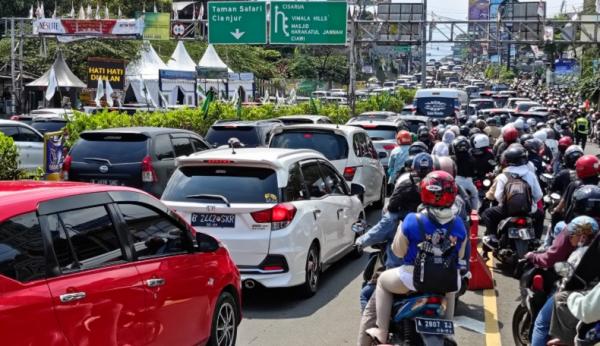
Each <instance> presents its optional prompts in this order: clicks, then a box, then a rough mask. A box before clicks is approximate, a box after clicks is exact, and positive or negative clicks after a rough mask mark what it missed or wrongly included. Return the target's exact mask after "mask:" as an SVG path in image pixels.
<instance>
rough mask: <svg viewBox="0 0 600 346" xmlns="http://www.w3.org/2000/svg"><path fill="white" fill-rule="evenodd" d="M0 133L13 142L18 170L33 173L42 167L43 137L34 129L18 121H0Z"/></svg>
mask: <svg viewBox="0 0 600 346" xmlns="http://www.w3.org/2000/svg"><path fill="white" fill-rule="evenodd" d="M0 132H2V133H3V134H4V135H5V136H8V137H11V138H12V139H13V141H14V142H15V145H16V146H17V149H18V150H19V168H21V169H23V170H25V171H28V172H34V171H36V170H37V168H38V167H43V166H44V137H43V136H42V134H41V133H39V132H38V131H37V130H36V129H34V128H33V127H31V126H29V125H27V124H25V123H22V122H20V121H13V120H0Z"/></svg>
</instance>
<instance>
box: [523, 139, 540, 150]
mask: <svg viewBox="0 0 600 346" xmlns="http://www.w3.org/2000/svg"><path fill="white" fill-rule="evenodd" d="M523 146H524V147H525V149H527V151H529V152H530V153H536V154H539V153H540V151H541V150H542V148H543V147H544V142H542V141H540V140H539V139H537V138H531V139H528V140H526V141H525V143H523Z"/></svg>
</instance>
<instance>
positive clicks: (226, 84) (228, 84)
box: [198, 44, 254, 102]
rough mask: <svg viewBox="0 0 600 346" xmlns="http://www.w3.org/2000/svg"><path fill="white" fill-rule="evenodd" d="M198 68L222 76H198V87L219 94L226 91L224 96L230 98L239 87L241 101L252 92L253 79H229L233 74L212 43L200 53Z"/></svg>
mask: <svg viewBox="0 0 600 346" xmlns="http://www.w3.org/2000/svg"><path fill="white" fill-rule="evenodd" d="M198 70H200V71H205V72H206V73H207V74H208V75H210V74H222V75H224V78H210V77H208V78H203V77H202V76H199V77H200V83H199V84H200V87H202V88H203V89H204V91H205V92H206V91H208V90H210V89H211V88H212V89H214V90H216V91H218V95H219V96H221V95H223V94H225V93H227V95H226V98H227V99H230V98H232V97H233V96H234V94H235V93H236V92H237V91H238V89H239V88H240V87H241V88H242V89H244V91H243V92H242V101H243V102H246V101H248V96H249V95H252V94H253V91H254V81H253V80H239V79H238V80H231V79H229V75H231V74H235V73H234V72H233V70H232V69H231V68H229V66H227V64H225V63H224V62H223V60H221V57H219V54H218V53H217V51H216V50H215V47H213V45H212V44H209V45H208V47H207V48H206V51H205V52H204V54H203V55H202V58H201V59H200V61H199V62H198Z"/></svg>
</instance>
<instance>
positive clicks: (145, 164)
mask: <svg viewBox="0 0 600 346" xmlns="http://www.w3.org/2000/svg"><path fill="white" fill-rule="evenodd" d="M157 180H158V179H157V177H156V171H154V167H152V158H151V157H150V156H146V157H144V159H143V160H142V181H143V182H144V183H154V182H156V181H157Z"/></svg>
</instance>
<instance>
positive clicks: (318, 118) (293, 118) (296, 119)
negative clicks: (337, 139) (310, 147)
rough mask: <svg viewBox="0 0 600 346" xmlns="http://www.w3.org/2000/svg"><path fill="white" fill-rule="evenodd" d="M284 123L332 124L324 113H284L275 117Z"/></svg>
mask: <svg viewBox="0 0 600 346" xmlns="http://www.w3.org/2000/svg"><path fill="white" fill-rule="evenodd" d="M277 119H279V120H281V122H282V123H283V124H284V125H296V124H333V122H332V121H331V119H329V117H327V116H324V115H286V116H282V117H279V118H277Z"/></svg>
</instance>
